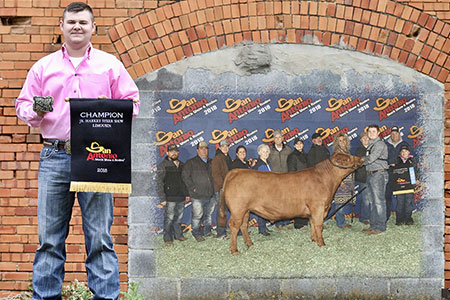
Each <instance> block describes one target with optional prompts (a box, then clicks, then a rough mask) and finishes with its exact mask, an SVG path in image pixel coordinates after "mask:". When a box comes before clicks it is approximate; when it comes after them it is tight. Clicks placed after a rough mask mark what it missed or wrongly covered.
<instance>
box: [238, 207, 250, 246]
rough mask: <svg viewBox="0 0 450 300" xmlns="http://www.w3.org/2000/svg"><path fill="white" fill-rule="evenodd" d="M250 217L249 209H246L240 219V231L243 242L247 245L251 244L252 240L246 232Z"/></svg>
mask: <svg viewBox="0 0 450 300" xmlns="http://www.w3.org/2000/svg"><path fill="white" fill-rule="evenodd" d="M249 217H250V211H247V212H246V213H245V215H244V218H243V219H242V225H241V232H242V236H243V237H244V241H245V244H246V245H247V247H249V248H250V247H251V246H253V243H252V240H251V239H250V235H249V234H248V218H249Z"/></svg>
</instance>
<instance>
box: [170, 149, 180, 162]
mask: <svg viewBox="0 0 450 300" xmlns="http://www.w3.org/2000/svg"><path fill="white" fill-rule="evenodd" d="M178 153H179V152H178V151H177V150H172V151H169V152H167V156H168V157H169V159H171V160H177V159H178Z"/></svg>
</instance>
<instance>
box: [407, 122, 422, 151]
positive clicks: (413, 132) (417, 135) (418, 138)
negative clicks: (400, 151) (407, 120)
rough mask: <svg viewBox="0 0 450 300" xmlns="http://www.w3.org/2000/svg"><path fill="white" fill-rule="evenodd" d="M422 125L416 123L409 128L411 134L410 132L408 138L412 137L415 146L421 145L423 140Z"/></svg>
mask: <svg viewBox="0 0 450 300" xmlns="http://www.w3.org/2000/svg"><path fill="white" fill-rule="evenodd" d="M422 131H423V130H422V127H418V126H416V125H412V126H411V127H410V128H409V132H410V134H408V138H410V139H412V142H413V148H416V147H417V146H420V144H421V143H422V140H423V134H422Z"/></svg>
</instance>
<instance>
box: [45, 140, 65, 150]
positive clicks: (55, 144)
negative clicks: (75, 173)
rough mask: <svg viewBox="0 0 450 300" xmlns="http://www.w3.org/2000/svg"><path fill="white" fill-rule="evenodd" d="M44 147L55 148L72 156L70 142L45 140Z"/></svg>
mask: <svg viewBox="0 0 450 300" xmlns="http://www.w3.org/2000/svg"><path fill="white" fill-rule="evenodd" d="M44 145H45V146H49V147H53V148H55V149H56V150H64V151H66V153H67V154H70V140H66V141H63V140H54V139H44Z"/></svg>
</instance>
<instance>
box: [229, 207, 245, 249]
mask: <svg viewBox="0 0 450 300" xmlns="http://www.w3.org/2000/svg"><path fill="white" fill-rule="evenodd" d="M241 223H242V216H237V217H236V215H234V214H231V216H230V221H229V222H228V225H229V226H230V251H231V254H233V255H238V254H239V251H238V249H237V243H236V238H237V234H238V231H239V227H240V226H241Z"/></svg>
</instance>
